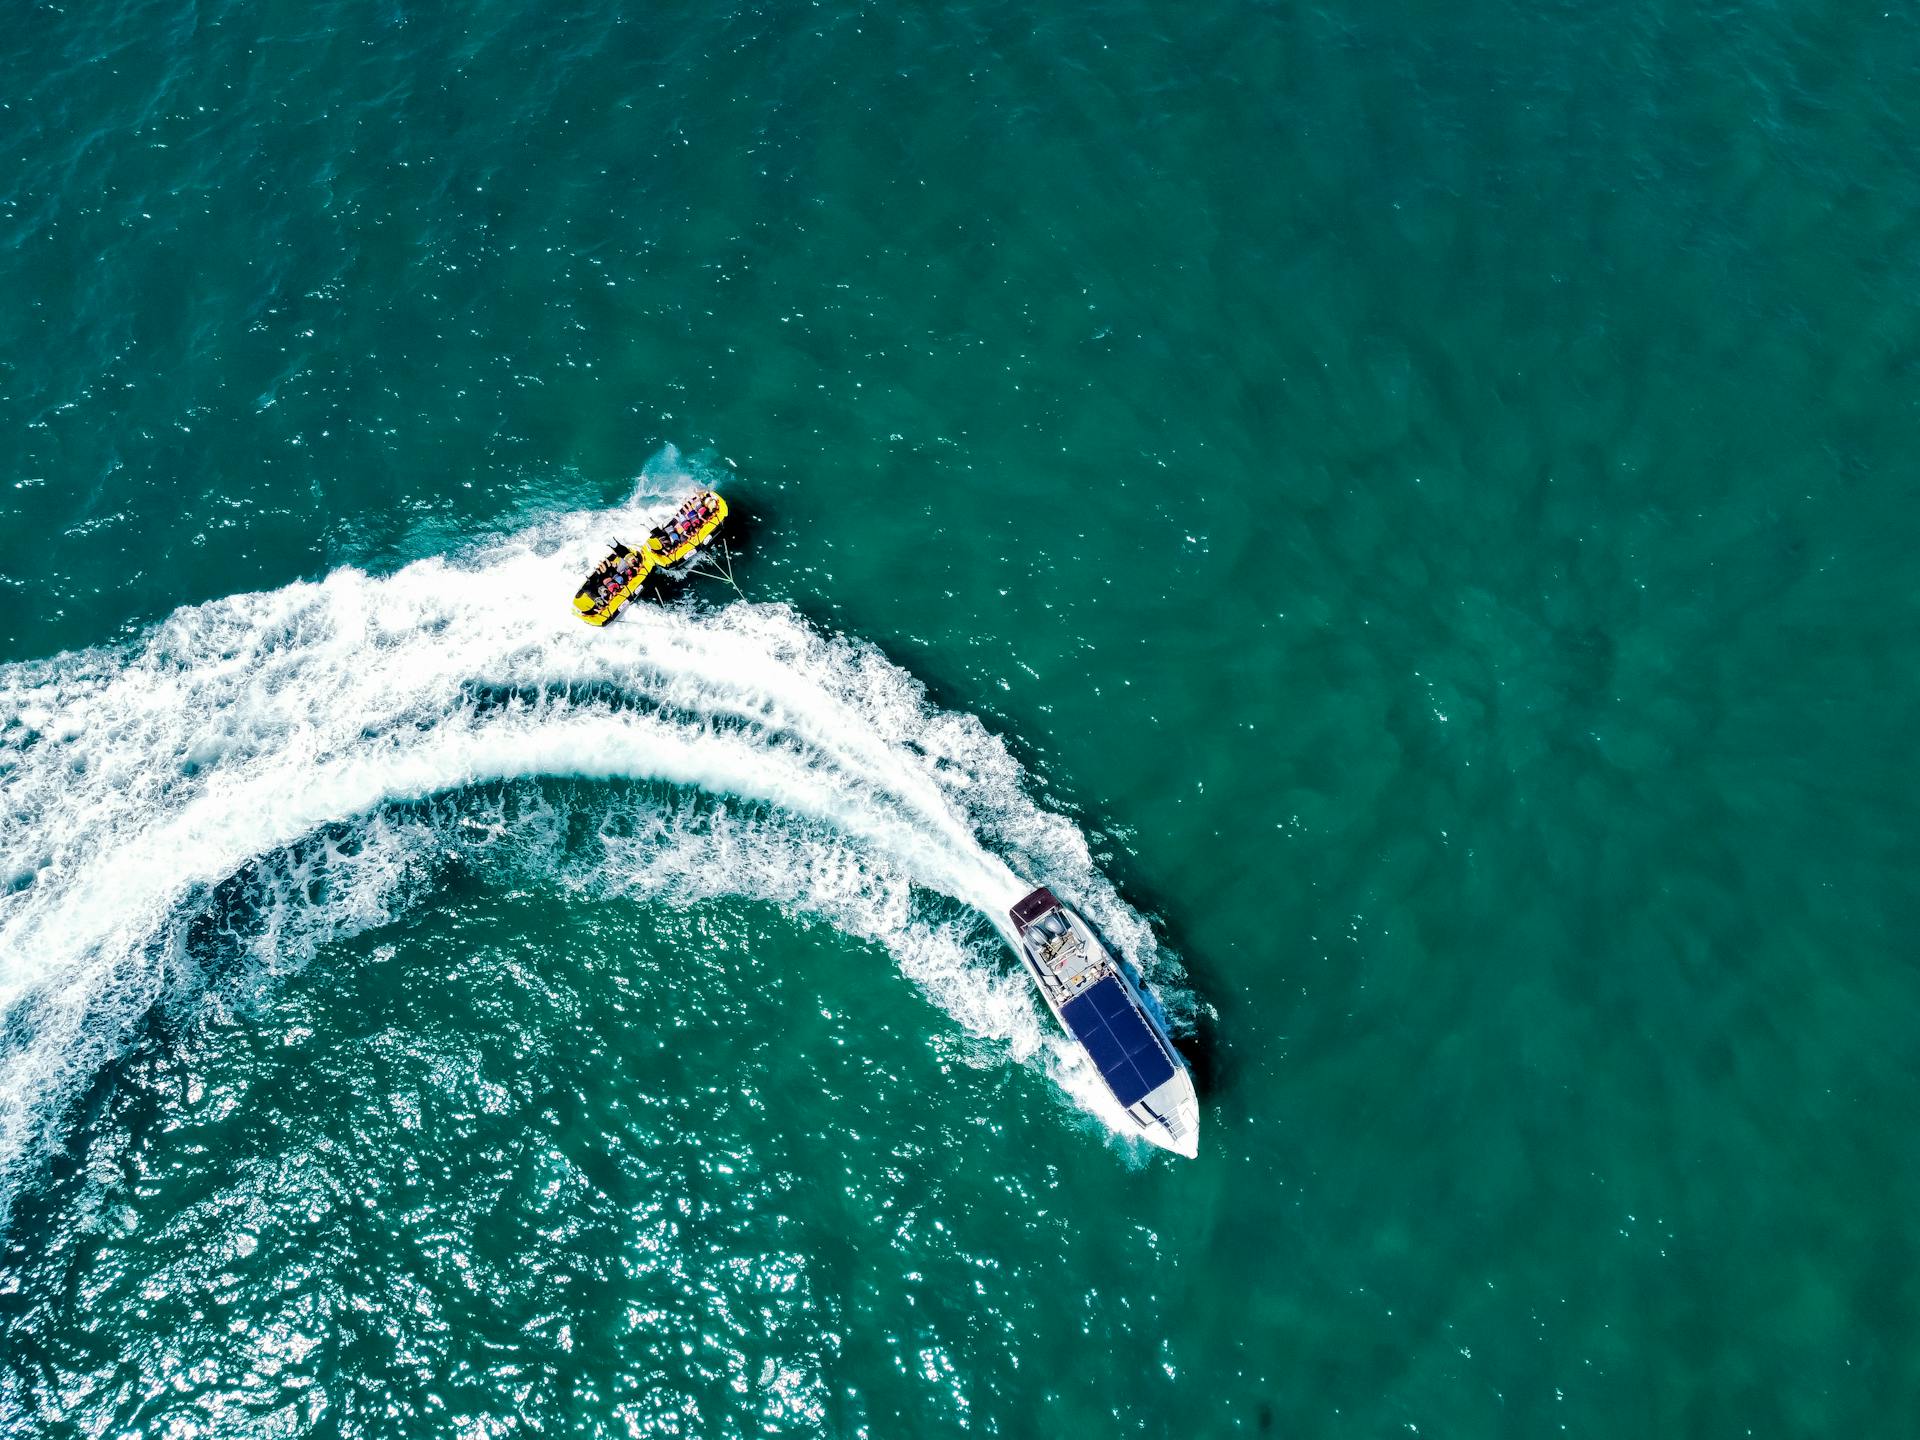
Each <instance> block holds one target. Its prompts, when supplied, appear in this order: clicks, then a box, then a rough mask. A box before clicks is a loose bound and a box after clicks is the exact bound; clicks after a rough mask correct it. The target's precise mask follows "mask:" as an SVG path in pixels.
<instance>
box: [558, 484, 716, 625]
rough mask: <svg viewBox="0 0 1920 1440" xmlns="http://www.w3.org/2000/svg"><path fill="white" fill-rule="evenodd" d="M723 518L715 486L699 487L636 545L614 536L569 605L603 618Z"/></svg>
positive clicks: (708, 537) (712, 532) (703, 540)
mask: <svg viewBox="0 0 1920 1440" xmlns="http://www.w3.org/2000/svg"><path fill="white" fill-rule="evenodd" d="M726 521H727V502H726V501H725V500H723V499H721V498H720V496H719V494H718V492H716V491H713V490H702V491H700V492H699V493H698V494H696V495H694V496H692V497H691V498H689V499H688V500H687V501H686V502H685V503H684V504H682V505H681V507H680V508H679V509H678V510H676V511H675V512H674V515H673V519H671V520H669V521H668V522H667V523H666V524H665V525H662V526H661V527H660V528H659V529H658V530H655V531H654V532H653V533H652V534H651V535H649V536H648V537H647V540H646V543H645V544H644V545H642V546H641V547H640V548H639V549H638V550H636V549H634V548H633V547H632V546H630V545H622V544H621V543H620V542H619V541H617V540H616V541H614V543H613V549H612V550H610V551H608V552H607V558H606V559H604V560H602V561H601V562H600V563H599V564H598V565H596V566H595V567H594V568H593V573H592V574H590V575H588V576H587V582H586V584H584V585H582V586H581V587H580V588H579V590H577V591H576V592H575V593H574V597H573V608H574V609H575V610H577V611H579V613H580V618H581V619H582V620H584V621H586V622H587V624H589V625H604V624H606V623H607V622H608V621H609V620H611V619H613V617H614V616H616V615H618V614H619V613H620V612H621V611H622V610H623V609H625V608H626V605H627V602H628V601H629V600H631V599H633V597H634V596H636V595H638V594H639V593H640V592H641V591H642V590H644V589H645V588H646V586H647V582H648V581H649V580H655V579H656V577H657V576H658V575H659V574H660V573H662V572H668V571H671V570H673V569H675V568H676V567H678V566H680V565H683V564H685V563H686V562H687V561H689V560H691V559H692V558H693V557H694V556H695V555H696V554H698V553H699V552H700V550H701V548H702V547H704V546H705V545H707V544H709V543H710V542H711V541H712V540H713V537H714V536H716V535H718V534H719V533H720V527H721V526H722V525H724V524H726Z"/></svg>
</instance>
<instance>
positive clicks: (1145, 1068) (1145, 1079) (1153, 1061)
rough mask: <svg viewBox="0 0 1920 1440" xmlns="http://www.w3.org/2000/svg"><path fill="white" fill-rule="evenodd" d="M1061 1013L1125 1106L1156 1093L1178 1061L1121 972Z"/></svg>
mask: <svg viewBox="0 0 1920 1440" xmlns="http://www.w3.org/2000/svg"><path fill="white" fill-rule="evenodd" d="M1060 1014H1061V1015H1062V1017H1063V1018H1064V1019H1065V1020H1066V1022H1067V1028H1068V1029H1069V1030H1071V1031H1072V1032H1073V1038H1074V1039H1076V1040H1078V1041H1079V1042H1080V1043H1081V1044H1082V1045H1084V1046H1086V1047H1087V1053H1088V1054H1089V1055H1091V1056H1092V1057H1093V1063H1094V1064H1095V1066H1097V1067H1098V1068H1099V1071H1100V1076H1101V1078H1102V1079H1103V1080H1105V1081H1106V1082H1107V1088H1108V1089H1109V1090H1111V1091H1113V1097H1114V1099H1116V1100H1118V1101H1119V1102H1120V1103H1121V1104H1122V1105H1131V1104H1133V1103H1134V1102H1135V1101H1136V1100H1139V1099H1140V1098H1141V1097H1142V1096H1145V1095H1148V1094H1151V1093H1152V1091H1153V1089H1154V1087H1155V1086H1157V1085H1159V1084H1160V1083H1161V1082H1162V1081H1163V1080H1165V1079H1167V1077H1168V1076H1170V1075H1172V1074H1173V1062H1172V1061H1170V1060H1168V1059H1167V1052H1166V1051H1165V1050H1164V1049H1162V1048H1161V1046H1160V1038H1159V1036H1157V1035H1155V1034H1154V1033H1153V1030H1152V1028H1151V1027H1150V1026H1148V1024H1147V1022H1146V1019H1145V1018H1144V1017H1143V1016H1142V1015H1141V1014H1140V1012H1139V1011H1138V1010H1136V1009H1135V1008H1134V1005H1133V997H1132V996H1130V995H1128V994H1127V992H1126V990H1125V988H1124V987H1122V985H1121V984H1120V981H1119V980H1118V978H1116V977H1115V976H1112V975H1109V976H1107V978H1106V979H1104V980H1102V981H1100V982H1099V983H1098V984H1096V985H1094V986H1092V987H1090V988H1088V989H1086V990H1083V991H1081V992H1080V993H1079V994H1078V995H1076V996H1074V997H1073V999H1071V1000H1069V1001H1068V1002H1067V1003H1066V1004H1065V1005H1062V1006H1061V1007H1060Z"/></svg>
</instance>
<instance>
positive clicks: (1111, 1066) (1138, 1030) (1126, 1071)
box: [1014, 891, 1173, 1106]
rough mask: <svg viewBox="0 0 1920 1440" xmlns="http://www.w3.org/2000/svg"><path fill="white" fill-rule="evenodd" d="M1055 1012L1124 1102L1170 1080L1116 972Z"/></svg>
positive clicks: (1165, 1061)
mask: <svg viewBox="0 0 1920 1440" xmlns="http://www.w3.org/2000/svg"><path fill="white" fill-rule="evenodd" d="M1035 893H1036V894H1045V893H1046V892H1045V891H1036V892H1035ZM1032 898H1033V896H1031V895H1030V896H1028V897H1027V899H1028V900H1031V899H1032ZM1049 898H1051V897H1049ZM1021 903H1022V904H1025V903H1026V901H1022V902H1021ZM1014 913H1015V914H1016V915H1018V914H1019V913H1020V912H1019V911H1018V910H1017V909H1016V910H1015V911H1014ZM1060 1016H1061V1018H1062V1019H1063V1020H1065V1021H1066V1022H1067V1028H1068V1029H1069V1030H1071V1031H1072V1032H1073V1038H1074V1039H1076V1040H1078V1041H1079V1042H1080V1043H1081V1044H1082V1045H1084V1046H1086V1047H1087V1054H1088V1055H1090V1056H1091V1057H1092V1058H1093V1063H1094V1065H1095V1066H1096V1067H1097V1068H1098V1069H1099V1071H1100V1078H1101V1079H1102V1080H1105V1081H1106V1082H1107V1088H1108V1089H1109V1090H1111V1091H1113V1098H1114V1099H1116V1100H1118V1101H1119V1102H1120V1103H1121V1104H1122V1105H1123V1106H1124V1105H1132V1104H1134V1103H1135V1102H1137V1101H1139V1100H1141V1099H1144V1098H1145V1097H1146V1096H1148V1095H1151V1094H1152V1093H1153V1092H1154V1090H1156V1089H1157V1088H1158V1087H1159V1086H1160V1085H1161V1084H1163V1083H1164V1082H1165V1081H1167V1080H1168V1079H1170V1078H1172V1075H1173V1061H1172V1060H1170V1059H1169V1058H1168V1057H1167V1051H1166V1047H1165V1046H1163V1045H1162V1044H1161V1043H1160V1037H1159V1036H1158V1035H1156V1034H1154V1033H1153V1027H1152V1026H1151V1025H1149V1024H1147V1018H1146V1016H1144V1015H1142V1014H1141V1013H1140V1010H1139V1007H1138V1006H1136V1005H1135V1004H1134V1001H1133V997H1132V996H1131V995H1129V994H1128V993H1127V991H1126V987H1125V986H1124V985H1122V984H1121V983H1120V978H1119V977H1118V976H1117V975H1109V976H1107V977H1106V978H1105V979H1104V980H1101V981H1099V982H1098V983H1097V984H1094V985H1092V986H1089V987H1088V988H1087V989H1085V990H1082V991H1081V992H1080V993H1079V994H1078V995H1076V996H1074V997H1073V999H1071V1000H1069V1001H1067V1003H1066V1004H1065V1005H1062V1006H1061V1007H1060Z"/></svg>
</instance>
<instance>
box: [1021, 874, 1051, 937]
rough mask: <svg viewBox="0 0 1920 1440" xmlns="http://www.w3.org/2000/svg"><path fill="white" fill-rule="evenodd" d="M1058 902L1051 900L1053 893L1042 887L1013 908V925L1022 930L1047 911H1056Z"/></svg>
mask: <svg viewBox="0 0 1920 1440" xmlns="http://www.w3.org/2000/svg"><path fill="white" fill-rule="evenodd" d="M1059 908H1060V902H1059V901H1058V900H1056V899H1054V898H1053V891H1051V890H1049V889H1047V887H1046V886H1044V885H1042V886H1041V887H1040V888H1039V889H1038V890H1036V891H1034V892H1033V893H1032V894H1031V895H1029V896H1027V898H1026V899H1024V900H1022V901H1021V902H1020V903H1019V904H1018V905H1015V906H1014V907H1013V923H1014V924H1015V925H1016V926H1017V927H1019V928H1020V929H1022V930H1024V929H1026V928H1027V926H1029V925H1031V924H1032V923H1033V922H1034V921H1036V920H1038V919H1039V918H1040V917H1041V916H1042V915H1044V914H1046V913H1047V912H1048V911H1049V910H1058V909H1059Z"/></svg>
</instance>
